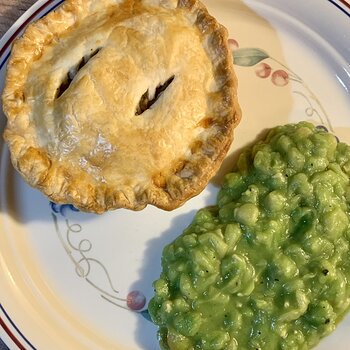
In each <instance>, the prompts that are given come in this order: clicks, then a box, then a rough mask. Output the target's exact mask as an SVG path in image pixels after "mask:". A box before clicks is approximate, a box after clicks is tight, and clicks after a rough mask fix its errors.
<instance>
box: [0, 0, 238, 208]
mask: <svg viewBox="0 0 350 350" xmlns="http://www.w3.org/2000/svg"><path fill="white" fill-rule="evenodd" d="M146 19H147V20H146ZM159 21H162V22H159ZM163 22H164V23H165V24H164V26H163V24H162V25H160V23H163ZM145 23H147V25H146V24H145ZM138 26H139V27H138ZM89 30H91V33H89ZM159 32H161V33H159ZM92 34H93V35H92ZM159 35H163V36H164V37H165V39H164V40H163V39H159V38H160V37H159ZM148 38H149V39H148ZM147 40H149V41H150V44H145V42H147ZM152 40H153V41H152ZM81 43H83V44H81ZM152 45H153V46H152ZM169 45H171V47H170V46H169ZM133 46H135V47H133ZM155 46H156V47H155ZM62 47H65V48H66V50H63V51H62ZM185 49H186V50H187V51H186V52H185ZM59 50H61V51H59ZM87 50H89V52H87ZM133 50H134V51H133ZM93 51H95V52H94V53H96V52H98V53H97V54H96V55H95V56H94V57H93V58H91V60H90V61H89V62H88V63H87V64H86V65H85V66H84V67H83V68H82V69H81V70H80V71H79V72H78V73H77V74H76V75H75V77H74V78H73V81H72V82H71V85H70V87H69V89H68V90H66V92H64V93H63V94H62V95H60V96H58V92H57V90H58V87H59V86H60V83H61V82H62V79H64V78H65V77H66V75H67V74H68V71H69V69H72V67H73V68H74V67H75V69H76V65H77V62H79V60H81V58H82V56H84V55H86V54H89V53H90V55H91V52H93ZM135 51H136V52H137V53H140V52H141V53H140V55H139V56H136V57H135V56H134V57H132V58H131V59H130V55H132V54H133V55H135ZM153 51H155V52H153ZM169 51H171V54H169V55H167V53H169ZM142 53H145V55H146V56H145V57H143V56H142ZM58 56H59V57H58ZM148 56H152V57H148ZM164 57H165V58H164ZM77 59H78V61H77ZM153 61H156V62H155V64H154V65H155V66H152V65H153V63H152V62H153ZM73 62H75V63H74V64H73ZM120 62H122V63H120ZM143 62H145V63H143ZM133 74H136V75H134V76H133ZM131 76H132V77H133V78H132V79H131V78H130V77H131ZM171 76H173V77H174V78H173V80H172V81H171V84H170V85H169V87H168V88H167V90H166V91H165V92H164V93H163V94H162V95H160V97H159V99H158V101H157V102H156V103H155V104H154V106H151V108H150V109H149V110H147V111H146V112H144V113H143V114H142V115H134V114H131V112H132V113H134V109H135V101H139V99H140V97H141V96H142V94H143V93H144V92H145V90H147V89H148V90H149V91H150V95H152V94H153V95H154V91H155V88H156V87H157V84H158V85H159V84H162V83H164V82H165V80H167V79H169V78H171ZM123 79H124V80H123ZM100 80H101V81H102V83H100ZM197 83H198V84H199V85H198V86H196V84H197ZM125 84H127V85H126V86H127V87H128V89H127V88H125ZM152 84H153V85H152ZM130 91H132V93H130ZM135 91H136V92H135ZM236 92H237V81H236V78H235V74H234V71H233V63H232V57H231V54H230V52H229V49H228V46H227V31H226V29H225V28H224V27H223V26H221V25H220V24H218V23H217V21H216V20H215V19H214V18H213V17H212V16H210V15H209V14H208V12H207V10H206V8H205V7H204V6H203V5H202V4H201V3H200V2H199V1H197V0H178V1H177V0H139V1H137V0H124V1H123V0H98V1H97V0H66V1H65V2H64V4H63V5H62V6H61V7H59V8H58V9H57V10H56V11H54V12H51V13H50V14H48V15H47V16H46V17H44V18H43V19H41V20H39V21H37V22H35V23H33V24H31V25H30V26H29V27H28V28H27V30H26V32H25V34H24V35H23V37H22V38H20V39H19V40H17V41H16V43H15V44H14V46H13V50H12V56H11V59H10V61H9V64H8V71H7V76H6V84H5V89H4V92H3V95H2V98H3V108H4V112H5V114H6V116H7V118H8V123H7V127H6V129H5V132H4V137H5V140H6V142H7V143H8V145H9V148H10V152H11V159H12V163H13V165H14V167H15V168H16V169H17V170H18V171H19V172H20V173H21V174H22V175H23V177H24V179H25V180H26V181H27V182H28V183H29V184H30V185H31V186H33V187H35V188H38V189H39V190H41V191H42V192H44V193H45V194H46V195H47V196H48V197H49V198H50V199H51V200H52V201H54V202H56V203H70V204H73V205H75V206H76V207H77V208H79V209H81V210H83V211H88V212H96V213H102V212H104V211H106V210H110V209H115V208H129V209H133V210H140V209H143V208H144V207H145V206H146V205H147V204H152V205H155V206H157V207H159V208H162V209H166V210H172V209H174V208H177V207H179V206H180V205H182V204H183V203H184V202H185V201H186V200H187V199H189V198H191V197H193V196H195V195H197V194H198V193H200V192H201V191H202V190H203V188H204V187H205V186H206V184H207V183H208V181H209V180H210V178H211V177H212V176H213V175H214V174H215V172H216V171H217V170H218V167H219V166H220V164H221V162H222V160H223V158H224V157H225V154H226V152H227V151H228V149H229V147H230V145H231V142H232V139H233V129H234V127H235V126H236V125H237V123H238V122H239V120H240V109H239V106H238V103H237V96H236ZM118 94H119V95H118ZM174 104H175V106H174ZM131 109H133V110H131ZM123 111H125V112H123Z"/></svg>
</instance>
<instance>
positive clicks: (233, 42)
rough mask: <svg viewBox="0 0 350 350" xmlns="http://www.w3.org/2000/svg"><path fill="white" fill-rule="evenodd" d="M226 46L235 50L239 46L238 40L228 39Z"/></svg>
mask: <svg viewBox="0 0 350 350" xmlns="http://www.w3.org/2000/svg"><path fill="white" fill-rule="evenodd" d="M228 47H229V49H230V50H231V51H234V50H237V49H238V48H239V44H238V41H237V40H235V39H228Z"/></svg>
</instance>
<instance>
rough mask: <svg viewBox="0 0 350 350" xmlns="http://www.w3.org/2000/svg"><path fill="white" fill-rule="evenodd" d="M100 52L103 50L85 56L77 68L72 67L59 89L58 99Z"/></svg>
mask: <svg viewBox="0 0 350 350" xmlns="http://www.w3.org/2000/svg"><path fill="white" fill-rule="evenodd" d="M100 50H101V49H97V50H95V51H93V52H92V53H91V54H89V55H86V56H84V57H83V58H82V59H81V60H80V61H79V63H78V64H77V65H76V66H74V67H72V68H71V69H70V70H69V71H68V73H67V75H66V77H65V78H64V79H63V81H62V83H61V85H60V86H59V87H58V88H57V93H56V99H57V98H60V97H61V96H62V95H63V93H64V92H65V91H66V90H68V88H69V86H70V84H71V83H72V81H73V79H74V78H75V76H76V75H77V74H78V72H79V71H80V69H82V68H83V67H84V66H85V65H86V64H87V63H88V62H89V61H90V60H91V58H93V57H94V56H96V55H97V54H98V53H99V51H100Z"/></svg>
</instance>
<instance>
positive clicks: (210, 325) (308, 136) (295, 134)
mask: <svg viewBox="0 0 350 350" xmlns="http://www.w3.org/2000/svg"><path fill="white" fill-rule="evenodd" d="M349 176H350V147H349V146H347V145H346V144H344V143H341V142H340V143H339V142H338V141H337V139H336V137H335V136H333V135H332V134H330V133H328V132H326V131H325V130H323V129H320V128H317V127H315V126H313V125H312V124H309V123H306V122H301V123H299V124H288V125H284V126H279V127H276V128H274V129H272V130H271V131H270V132H269V133H268V135H267V137H266V139H264V140H263V141H260V142H258V143H256V144H255V145H254V146H253V147H251V148H249V149H247V150H245V151H243V152H242V154H241V155H240V158H239V160H238V162H237V164H236V167H235V169H234V171H233V172H231V173H229V174H227V175H226V177H225V180H224V183H223V185H222V188H221V190H220V192H219V195H218V199H217V204H216V205H215V206H212V207H208V208H204V209H202V210H200V211H199V212H198V213H197V214H196V216H195V217H194V219H193V222H192V223H191V224H190V226H189V227H188V228H187V229H186V230H185V231H184V232H183V234H182V235H181V236H179V237H178V238H177V239H176V240H175V241H174V242H172V243H171V244H169V245H168V246H166V247H165V248H164V251H163V256H162V268H163V271H162V274H161V276H160V278H159V279H158V280H157V281H155V282H154V289H155V295H154V297H153V299H152V300H151V301H150V303H149V312H150V315H151V317H152V320H153V322H154V323H155V324H156V325H158V326H159V341H160V345H161V348H162V349H167V350H196V349H203V350H234V349H238V350H275V349H276V350H280V349H281V350H306V349H310V348H312V347H313V346H315V345H316V344H317V343H318V342H319V341H320V339H321V338H322V337H324V336H326V335H328V334H329V333H330V332H332V331H333V330H334V328H335V327H336V324H337V323H338V322H339V321H340V320H341V319H342V317H343V316H344V314H345V313H346V312H347V310H348V308H349V305H350V287H349V284H348V281H349V279H350V250H349V242H350V227H349V212H350V182H349Z"/></svg>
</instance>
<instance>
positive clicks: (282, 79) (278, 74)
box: [271, 69, 289, 86]
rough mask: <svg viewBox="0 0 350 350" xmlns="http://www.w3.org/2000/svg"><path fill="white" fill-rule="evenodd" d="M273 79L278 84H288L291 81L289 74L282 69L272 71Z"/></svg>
mask: <svg viewBox="0 0 350 350" xmlns="http://www.w3.org/2000/svg"><path fill="white" fill-rule="evenodd" d="M271 81H272V83H273V84H274V85H276V86H286V85H287V84H288V83H289V74H288V73H287V72H286V71H284V70H282V69H279V70H276V71H274V72H273V73H272V76H271Z"/></svg>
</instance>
